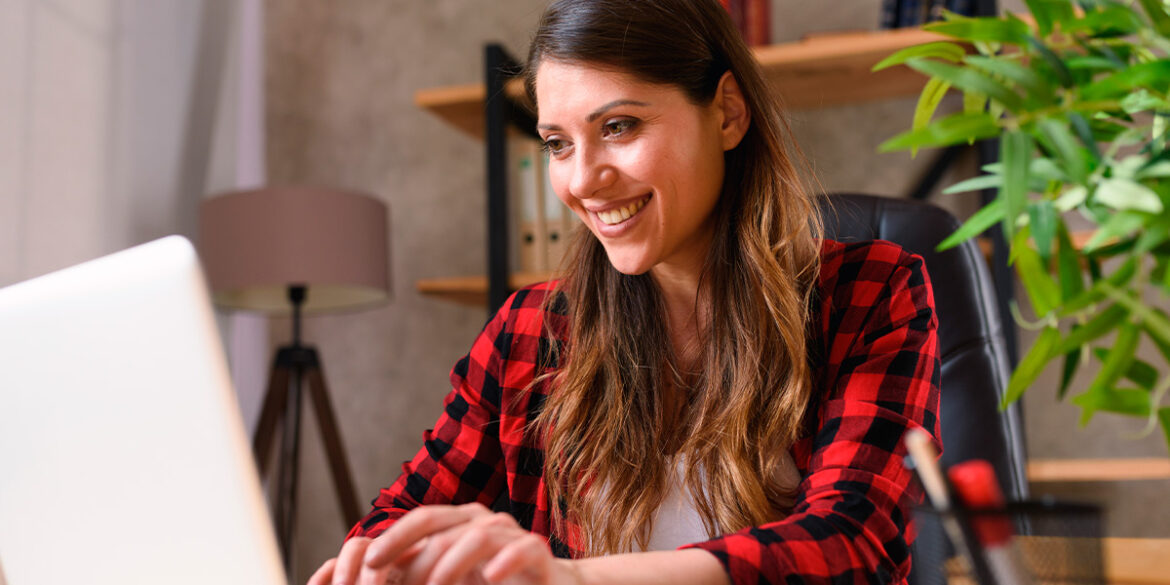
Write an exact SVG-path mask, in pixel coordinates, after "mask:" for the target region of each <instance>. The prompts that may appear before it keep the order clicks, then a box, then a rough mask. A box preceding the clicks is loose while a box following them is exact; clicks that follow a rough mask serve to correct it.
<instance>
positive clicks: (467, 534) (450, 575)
mask: <svg viewBox="0 0 1170 585" xmlns="http://www.w3.org/2000/svg"><path fill="white" fill-rule="evenodd" d="M526 535H528V532H527V531H525V530H524V529H522V528H520V526H519V525H517V524H516V521H515V520H514V519H513V518H512V517H511V516H509V515H507V514H493V515H491V516H486V517H482V518H477V519H476V520H474V521H472V522H470V523H468V524H467V526H466V528H464V529H463V530H462V531H461V532H460V534H459V535H458V536H457V537H456V538H455V539H454V541H453V542H451V544H450V545H449V546H447V547H446V550H445V551H443V554H442V555H441V556H440V557H439V558H438V559H437V561H436V562H435V564H434V567H433V568H432V569H431V572H430V575H429V577H428V583H434V584H436V585H456V584H457V583H461V582H463V580H464V579H465V578H466V577H468V576H469V575H471V574H472V573H473V572H475V571H478V570H479V567H480V566H481V565H482V564H483V563H485V562H487V561H489V560H491V559H492V558H493V557H494V556H495V555H496V554H497V553H498V552H499V551H500V550H501V549H503V548H504V547H506V546H508V544H509V543H511V542H514V541H515V540H517V539H518V538H523V537H524V536H526ZM549 556H550V557H551V556H552V555H551V554H550V555H549Z"/></svg>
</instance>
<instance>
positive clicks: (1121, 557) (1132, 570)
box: [1101, 538, 1170, 585]
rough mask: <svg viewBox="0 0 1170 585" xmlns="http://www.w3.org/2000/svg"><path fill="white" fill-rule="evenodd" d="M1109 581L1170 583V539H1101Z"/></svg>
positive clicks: (1135, 584)
mask: <svg viewBox="0 0 1170 585" xmlns="http://www.w3.org/2000/svg"><path fill="white" fill-rule="evenodd" d="M1101 540H1102V544H1103V545H1104V546H1103V547H1102V548H1103V550H1102V551H1101V553H1102V556H1103V557H1105V579H1106V581H1107V582H1108V583H1117V584H1127V585H1144V584H1150V585H1153V584H1156V583H1162V584H1166V583H1170V539H1168V538H1103V539H1101Z"/></svg>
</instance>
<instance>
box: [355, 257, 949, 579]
mask: <svg viewBox="0 0 1170 585" xmlns="http://www.w3.org/2000/svg"><path fill="white" fill-rule="evenodd" d="M821 255H822V260H823V264H822V269H821V277H820V282H819V290H818V297H817V304H818V307H817V309H818V311H817V312H816V313H815V316H814V319H815V320H816V321H814V323H815V324H817V325H819V327H817V328H815V329H814V330H818V329H819V331H820V332H821V334H822V335H821V336H820V339H814V340H812V343H811V344H810V348H811V349H812V351H813V354H814V355H813V357H814V359H815V363H816V365H817V371H816V379H817V380H818V381H819V384H820V388H821V390H820V392H819V395H818V396H816V397H815V398H814V400H815V403H814V404H813V405H812V407H811V408H810V410H809V421H808V422H809V425H808V428H809V432H808V434H807V436H805V437H804V438H803V439H801V440H799V441H798V442H797V443H796V444H795V445H793V447H792V450H791V452H792V456H793V459H794V460H795V462H796V465H797V467H798V468H799V470H800V472H801V475H802V477H803V481H802V482H801V484H800V487H799V491H798V493H797V496H796V505H795V508H794V509H793V512H792V513H791V514H790V515H789V516H787V517H786V518H784V519H783V520H780V521H778V522H774V523H770V524H765V525H763V526H756V527H751V528H745V529H743V530H740V531H739V532H735V533H733V534H726V535H723V536H721V537H719V538H715V539H713V540H709V541H706V542H701V543H696V544H693V545H688V546H689V547H698V548H703V549H705V550H708V551H710V552H711V553H712V554H714V555H715V556H716V557H717V558H718V559H719V561H720V562H722V563H723V565H724V567H725V569H726V570H727V573H728V575H729V576H730V577H731V580H732V582H733V583H735V584H737V585H740V584H742V585H746V584H749V583H750V584H758V583H794V582H803V583H830V582H831V583H834V584H840V583H892V582H901V581H904V580H905V579H906V576H907V574H908V573H909V568H910V556H909V555H910V548H909V546H910V543H911V542H912V541H913V538H914V529H913V526H912V525H911V524H910V520H911V514H912V510H911V508H912V506H913V505H914V504H915V503H916V502H917V499H918V497H919V490H918V489H917V487H916V486H915V484H914V483H913V482H912V481H911V474H910V472H908V471H907V470H906V469H905V468H904V467H903V465H902V460H903V457H904V456H905V454H906V452H905V449H904V447H903V446H902V442H901V438H902V435H903V433H905V432H906V430H907V429H910V428H914V427H922V428H924V429H926V430H927V431H928V432H930V434H931V435H932V436H933V437H936V438H937V437H938V436H939V432H938V401H939V390H938V382H939V376H940V367H939V358H938V343H937V337H936V327H937V320H936V317H935V312H934V299H933V294H932V292H931V286H930V280H929V278H928V277H927V275H926V271H925V269H924V267H923V262H922V259H921V258H920V257H918V256H915V255H912V254H910V253H908V252H906V251H904V250H902V249H901V248H899V247H898V246H896V245H894V244H891V243H888V242H881V241H878V242H864V243H852V244H842V243H838V242H834V241H830V240H826V241H825V242H824V243H823V245H822V252H821ZM552 290H553V285H552V284H550V283H544V284H538V285H534V286H531V287H528V288H525V289H523V290H520V291H518V292H516V293H515V294H514V295H513V296H512V297H511V298H510V299H509V300H508V302H507V303H505V305H504V307H503V308H501V309H500V311H499V312H498V313H497V314H496V316H495V317H494V318H493V319H492V320H491V321H490V322H489V323H488V324H487V325H486V326H485V328H484V330H483V332H482V333H481V334H480V335H479V337H478V338H477V339H476V340H475V344H474V345H473V346H472V348H471V352H470V353H469V354H468V355H467V356H466V357H464V358H463V359H462V360H460V361H459V362H458V363H457V364H456V365H455V367H454V369H453V370H452V372H451V382H452V384H453V386H454V389H453V390H452V391H451V393H450V394H449V395H448V396H447V398H446V401H445V408H444V412H443V414H442V415H441V416H440V417H439V420H438V422H436V423H435V427H434V429H433V430H430V431H427V432H426V433H424V434H423V440H424V444H423V448H422V449H421V450H419V452H418V454H417V455H415V457H414V459H413V460H411V461H410V462H408V463H405V464H404V465H403V473H402V475H401V476H400V477H399V478H398V480H397V481H395V482H394V484H393V485H392V486H390V487H389V488H386V489H383V490H381V492H380V494H379V495H378V497H377V498H376V499H375V500H374V501H373V510H372V511H371V512H370V513H369V514H368V515H367V516H366V517H365V518H364V519H362V521H361V522H359V523H358V525H357V526H355V527H354V528H353V529H352V530H351V531H350V534H349V535H350V536H351V537H352V536H358V535H364V536H376V535H378V534H380V533H381V532H382V531H384V530H385V529H386V528H387V527H389V526H390V525H391V524H393V523H394V521H395V520H396V519H398V518H399V517H401V516H402V515H403V514H405V513H406V512H407V511H408V510H410V509H411V508H414V507H416V506H420V505H424V504H451V503H466V502H472V501H478V502H481V503H483V504H485V505H488V506H490V505H492V504H493V503H494V502H496V499H497V497H499V496H500V495H501V493H503V494H504V496H503V497H504V498H506V503H507V505H508V509H509V511H510V512H511V514H512V515H513V516H515V517H516V519H517V521H518V522H519V523H520V524H521V525H522V526H524V527H525V528H527V529H529V530H532V531H533V532H536V533H539V534H542V535H546V536H547V535H549V529H550V525H549V524H550V518H549V502H548V494H547V491H546V490H545V485H544V482H543V479H542V477H541V474H542V467H543V462H544V454H543V450H542V445H540V444H538V443H537V442H536V440H535V438H533V437H532V436H531V435H532V433H526V432H525V430H526V429H528V428H529V423H530V422H531V421H532V420H533V417H534V416H535V414H536V413H537V412H538V411H539V409H540V407H541V404H542V403H543V402H544V398H545V397H546V396H547V395H548V392H549V388H548V387H547V386H542V385H538V386H536V387H534V389H533V390H532V391H531V392H525V391H524V388H526V387H527V386H528V384H529V382H530V381H531V380H532V379H533V377H534V375H536V373H537V372H536V368H537V366H536V364H538V363H547V362H546V361H542V358H544V357H545V354H546V352H547V351H548V343H549V341H548V340H547V339H546V338H544V337H543V335H542V334H543V332H544V331H545V329H544V323H545V322H546V321H548V322H549V323H550V325H552V326H553V329H554V330H558V331H564V330H565V328H564V326H565V323H566V321H567V318H566V317H565V316H564V314H563V313H562V312H560V311H556V310H554V311H551V312H549V311H545V310H543V309H542V306H543V304H544V300H545V298H546V297H547V295H549V294H551V291H552ZM936 442H937V439H936ZM550 543H551V544H552V546H553V550H554V552H557V553H558V554H561V555H572V554H573V553H574V552H575V551H573V550H572V549H571V547H568V546H565V545H564V544H563V543H561V542H559V541H558V540H557V539H556V538H555V537H550ZM570 544H571V543H570Z"/></svg>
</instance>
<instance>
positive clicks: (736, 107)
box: [715, 71, 752, 151]
mask: <svg viewBox="0 0 1170 585" xmlns="http://www.w3.org/2000/svg"><path fill="white" fill-rule="evenodd" d="M715 105H716V106H717V107H718V108H719V111H720V113H721V114H722V118H723V123H722V126H721V127H720V132H721V134H722V137H723V150H724V151H728V150H731V149H733V148H735V147H736V146H739V142H740V141H741V140H743V137H744V135H745V134H747V131H748V128H749V127H750V126H751V123H752V115H751V112H750V111H748V107H747V101H746V100H744V97H743V91H742V90H741V89H740V87H739V82H738V81H736V79H735V76H734V75H732V74H731V72H730V71H728V72H726V73H724V74H723V77H722V78H720V79H719V87H718V88H716V90H715Z"/></svg>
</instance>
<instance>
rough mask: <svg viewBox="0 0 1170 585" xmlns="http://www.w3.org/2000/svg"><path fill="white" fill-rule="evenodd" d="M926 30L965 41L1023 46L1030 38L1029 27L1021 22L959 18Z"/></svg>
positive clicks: (929, 26)
mask: <svg viewBox="0 0 1170 585" xmlns="http://www.w3.org/2000/svg"><path fill="white" fill-rule="evenodd" d="M923 28H925V29H926V30H928V31H930V32H935V33H939V34H943V35H947V36H950V37H955V38H958V39H963V40H965V41H991V42H1003V43H1012V44H1014V45H1021V44H1023V43H1024V42H1026V41H1025V39H1026V38H1027V37H1028V25H1027V24H1025V23H1023V22H1021V21H1019V20H1004V19H998V18H990V17H985V18H959V19H956V20H952V21H949V22H935V23H931V24H928V25H926V26H925V27H923Z"/></svg>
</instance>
